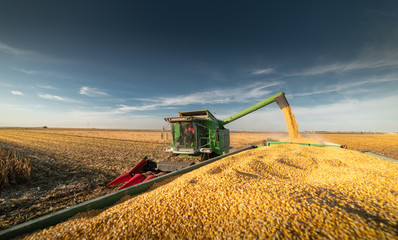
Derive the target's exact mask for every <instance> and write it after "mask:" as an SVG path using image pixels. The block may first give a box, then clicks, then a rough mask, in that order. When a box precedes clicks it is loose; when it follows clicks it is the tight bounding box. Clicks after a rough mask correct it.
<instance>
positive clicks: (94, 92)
mask: <svg viewBox="0 0 398 240" xmlns="http://www.w3.org/2000/svg"><path fill="white" fill-rule="evenodd" d="M79 93H80V94H81V95H86V96H89V97H101V96H109V95H108V94H107V93H106V92H103V91H101V90H98V89H96V88H90V87H86V86H83V87H81V88H80V91H79Z"/></svg>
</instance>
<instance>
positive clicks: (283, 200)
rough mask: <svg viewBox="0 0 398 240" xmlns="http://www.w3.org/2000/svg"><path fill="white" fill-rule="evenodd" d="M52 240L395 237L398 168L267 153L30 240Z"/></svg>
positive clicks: (305, 151) (358, 159) (341, 152)
mask: <svg viewBox="0 0 398 240" xmlns="http://www.w3.org/2000/svg"><path fill="white" fill-rule="evenodd" d="M46 238H47V239H84V238H85V239H111V238H112V239H131V238H134V239H170V238H174V239H181V238H183V239H186V238H193V239H214V238H232V239H242V238H276V239H278V238H280V239H392V238H398V164H397V163H395V162H389V161H386V160H382V159H378V158H375V157H372V156H368V155H365V154H362V153H360V152H356V151H352V150H347V149H340V148H335V147H324V148H321V147H309V146H302V145H291V144H289V145H275V146H271V147H262V148H258V149H254V150H250V151H245V152H242V153H239V154H235V155H232V156H229V157H226V158H223V159H221V160H219V161H216V162H214V163H212V164H209V165H206V166H204V167H202V168H199V169H197V170H194V171H192V172H189V173H186V174H184V175H182V176H180V177H178V178H176V179H175V180H173V181H171V182H169V183H166V184H163V185H161V186H158V187H157V188H153V189H152V190H149V191H147V192H145V193H143V194H140V195H138V196H135V197H131V198H130V199H127V200H125V201H124V202H122V203H119V204H117V205H114V206H112V207H110V208H108V209H106V210H104V211H93V212H89V213H82V214H79V215H77V216H75V217H74V218H72V219H70V220H68V221H66V222H64V223H61V224H58V225H56V226H53V227H50V228H48V229H44V230H41V231H38V232H35V233H33V234H31V235H28V236H26V239H46Z"/></svg>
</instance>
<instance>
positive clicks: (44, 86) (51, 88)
mask: <svg viewBox="0 0 398 240" xmlns="http://www.w3.org/2000/svg"><path fill="white" fill-rule="evenodd" d="M37 87H39V88H43V89H50V90H55V89H57V88H56V87H53V86H50V85H37Z"/></svg>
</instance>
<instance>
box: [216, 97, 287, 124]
mask: <svg viewBox="0 0 398 240" xmlns="http://www.w3.org/2000/svg"><path fill="white" fill-rule="evenodd" d="M273 102H276V103H277V104H278V106H279V107H280V109H283V108H285V107H286V106H289V103H288V101H287V99H286V97H285V93H283V92H280V93H277V94H275V95H274V96H272V97H269V98H267V99H265V100H263V101H261V102H259V103H256V104H254V105H253V106H251V107H248V108H246V109H245V110H243V111H240V112H238V113H236V114H234V115H232V116H230V117H228V118H226V119H224V120H222V121H221V122H219V125H220V126H224V125H226V124H228V123H230V122H232V121H235V120H236V119H239V118H241V117H243V116H245V115H247V114H249V113H251V112H254V111H256V110H258V109H260V108H262V107H264V106H267V105H268V104H271V103H273Z"/></svg>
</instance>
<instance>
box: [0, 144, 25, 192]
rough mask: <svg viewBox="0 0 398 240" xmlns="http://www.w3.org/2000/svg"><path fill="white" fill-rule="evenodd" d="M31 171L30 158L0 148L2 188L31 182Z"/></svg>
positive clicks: (0, 181) (0, 179) (0, 182)
mask: <svg viewBox="0 0 398 240" xmlns="http://www.w3.org/2000/svg"><path fill="white" fill-rule="evenodd" d="M30 171H31V164H30V160H29V157H28V156H25V155H23V154H20V153H18V152H16V151H13V150H11V149H7V148H3V147H1V146H0V188H2V187H6V186H8V185H10V184H12V183H15V182H27V181H29V180H30Z"/></svg>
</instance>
